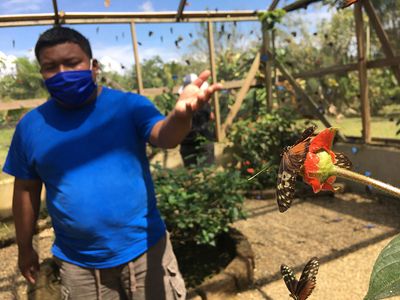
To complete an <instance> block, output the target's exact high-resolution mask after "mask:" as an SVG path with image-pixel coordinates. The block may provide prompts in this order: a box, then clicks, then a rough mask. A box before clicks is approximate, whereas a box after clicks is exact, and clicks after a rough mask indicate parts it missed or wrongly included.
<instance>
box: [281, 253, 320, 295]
mask: <svg viewBox="0 0 400 300" xmlns="http://www.w3.org/2000/svg"><path fill="white" fill-rule="evenodd" d="M318 267H319V262H318V258H317V257H313V258H311V259H310V261H309V262H308V263H307V264H306V265H305V267H304V269H303V272H302V273H301V276H300V280H299V281H297V279H296V277H295V276H294V272H293V271H292V269H290V268H289V267H288V266H286V265H281V274H282V277H283V280H284V281H285V284H286V287H287V288H288V290H289V292H290V297H292V298H293V299H294V300H305V299H307V298H308V297H309V296H310V295H311V293H312V291H313V290H314V288H315V286H316V285H317V277H316V276H317V273H318Z"/></svg>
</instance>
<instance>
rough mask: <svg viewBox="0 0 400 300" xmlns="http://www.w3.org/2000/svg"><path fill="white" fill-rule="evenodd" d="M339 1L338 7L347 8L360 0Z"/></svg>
mask: <svg viewBox="0 0 400 300" xmlns="http://www.w3.org/2000/svg"><path fill="white" fill-rule="evenodd" d="M337 2H339V4H338V8H342V9H343V8H346V7H348V6H350V5H352V4H354V3H357V2H358V0H339V1H337Z"/></svg>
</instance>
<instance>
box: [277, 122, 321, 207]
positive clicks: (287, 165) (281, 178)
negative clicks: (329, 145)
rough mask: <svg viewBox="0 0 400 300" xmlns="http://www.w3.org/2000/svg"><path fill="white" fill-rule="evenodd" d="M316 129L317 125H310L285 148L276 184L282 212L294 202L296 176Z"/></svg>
mask: <svg viewBox="0 0 400 300" xmlns="http://www.w3.org/2000/svg"><path fill="white" fill-rule="evenodd" d="M315 129H316V126H310V127H308V128H307V129H306V130H304V132H303V134H302V135H301V138H300V139H299V140H298V141H297V142H296V143H295V144H294V145H293V146H290V147H286V148H285V149H284V150H283V153H282V159H281V163H280V165H279V171H278V180H277V185H276V199H277V201H278V207H279V211H280V212H285V211H286V210H287V209H288V208H289V207H290V205H291V204H292V200H293V198H294V191H295V184H296V177H297V175H299V174H300V168H301V166H302V165H303V163H304V160H305V159H306V155H307V152H308V147H309V146H310V142H311V135H312V134H313V133H314V131H315Z"/></svg>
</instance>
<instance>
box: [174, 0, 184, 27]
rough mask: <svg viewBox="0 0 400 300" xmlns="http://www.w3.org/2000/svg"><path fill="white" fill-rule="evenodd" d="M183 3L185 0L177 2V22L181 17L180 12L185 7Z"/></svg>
mask: <svg viewBox="0 0 400 300" xmlns="http://www.w3.org/2000/svg"><path fill="white" fill-rule="evenodd" d="M185 5H186V0H181V2H179V7H178V11H177V13H176V21H177V22H179V21H180V20H181V19H182V13H183V10H184V9H185Z"/></svg>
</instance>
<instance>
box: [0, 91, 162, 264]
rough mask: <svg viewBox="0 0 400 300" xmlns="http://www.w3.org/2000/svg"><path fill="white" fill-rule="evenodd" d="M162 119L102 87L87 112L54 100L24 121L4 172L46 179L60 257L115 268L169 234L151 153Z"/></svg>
mask: <svg viewBox="0 0 400 300" xmlns="http://www.w3.org/2000/svg"><path fill="white" fill-rule="evenodd" d="M164 118H165V117H164V116H163V115H161V114H160V112H159V111H158V110H157V109H156V108H155V107H154V105H153V104H152V103H151V102H150V101H149V100H148V99H146V98H145V97H143V96H140V95H137V94H132V93H123V92H120V91H116V90H112V89H108V88H103V89H102V92H101V94H100V95H99V97H98V98H97V99H96V101H94V102H93V103H91V104H88V105H86V106H84V107H82V108H79V109H74V110H71V109H65V108H62V107H61V106H60V105H59V104H57V102H56V101H55V100H53V99H50V100H49V101H47V102H46V103H44V104H43V105H41V106H39V107H38V108H36V109H34V110H32V111H31V112H29V113H28V114H26V115H25V117H24V118H23V119H22V120H21V121H20V122H19V123H18V125H17V128H16V130H15V133H14V136H13V139H12V142H11V146H10V150H9V153H8V156H7V159H6V163H5V165H4V168H3V171H4V172H6V173H8V174H11V175H13V176H15V177H16V178H20V179H40V180H42V181H43V182H44V184H45V186H46V191H47V199H46V200H47V202H46V204H47V209H48V212H49V214H50V216H51V218H52V223H53V228H54V231H55V236H56V239H55V241H54V244H53V248H52V251H53V254H54V255H55V256H56V257H58V258H60V259H62V260H65V261H68V262H71V263H73V264H76V265H80V266H83V267H88V268H109V267H114V266H117V265H120V264H123V263H126V262H128V261H130V260H132V259H134V258H136V257H138V256H139V255H141V254H142V253H144V252H146V251H147V249H148V248H149V247H151V246H152V245H154V244H155V243H157V241H158V240H159V239H160V238H161V237H163V236H164V235H165V225H164V222H163V221H162V219H161V217H160V214H159V211H158V209H157V207H156V197H155V193H154V187H153V182H152V179H151V174H150V168H149V163H148V160H147V157H146V151H145V150H146V142H147V141H148V139H149V136H150V132H151V130H152V128H153V126H154V125H155V123H157V122H158V121H160V120H162V119H164Z"/></svg>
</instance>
